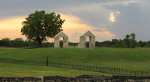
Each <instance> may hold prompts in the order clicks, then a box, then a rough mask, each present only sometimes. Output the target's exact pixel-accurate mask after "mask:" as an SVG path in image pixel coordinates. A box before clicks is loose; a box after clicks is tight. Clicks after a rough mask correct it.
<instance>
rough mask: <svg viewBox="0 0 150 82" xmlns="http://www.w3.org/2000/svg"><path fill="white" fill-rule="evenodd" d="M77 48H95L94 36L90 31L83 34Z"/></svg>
mask: <svg viewBox="0 0 150 82" xmlns="http://www.w3.org/2000/svg"><path fill="white" fill-rule="evenodd" d="M87 39H88V40H89V41H87ZM79 48H95V35H94V34H93V33H92V32H90V31H88V32H86V33H84V34H83V35H82V36H81V37H80V43H79Z"/></svg>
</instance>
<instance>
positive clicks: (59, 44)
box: [54, 32, 68, 48]
mask: <svg viewBox="0 0 150 82" xmlns="http://www.w3.org/2000/svg"><path fill="white" fill-rule="evenodd" d="M54 47H55V48H68V36H67V35H66V34H65V33H63V32H60V33H58V34H57V35H56V36H55V38H54Z"/></svg>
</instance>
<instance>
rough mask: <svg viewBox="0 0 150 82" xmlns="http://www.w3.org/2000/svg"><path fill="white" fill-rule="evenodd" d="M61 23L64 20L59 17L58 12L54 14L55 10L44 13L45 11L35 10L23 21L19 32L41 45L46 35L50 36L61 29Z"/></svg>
mask: <svg viewBox="0 0 150 82" xmlns="http://www.w3.org/2000/svg"><path fill="white" fill-rule="evenodd" d="M63 23H64V20H63V19H61V15H60V14H56V13H55V12H51V13H46V12H45V11H35V12H34V13H32V14H30V15H29V16H28V17H27V18H26V20H25V21H24V22H23V27H22V29H21V32H22V34H23V35H25V36H26V37H27V38H28V39H29V40H33V41H34V42H36V43H38V44H39V45H41V44H42V42H43V41H44V40H46V39H47V37H51V38H52V37H54V36H55V35H56V34H57V33H59V32H60V31H62V30H63V29H62V24H63Z"/></svg>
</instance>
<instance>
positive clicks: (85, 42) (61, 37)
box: [54, 31, 95, 48]
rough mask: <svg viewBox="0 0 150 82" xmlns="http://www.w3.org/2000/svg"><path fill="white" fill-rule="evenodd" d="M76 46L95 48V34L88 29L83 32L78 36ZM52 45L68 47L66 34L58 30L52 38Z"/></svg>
mask: <svg viewBox="0 0 150 82" xmlns="http://www.w3.org/2000/svg"><path fill="white" fill-rule="evenodd" d="M79 39H80V42H79V44H78V48H95V35H94V34H93V33H92V32H90V31H88V32H86V33H84V34H83V35H82V36H81V37H80V38H79ZM54 47H55V48H68V47H69V38H68V36H67V35H66V34H65V33H63V32H60V33H58V34H57V35H56V36H55V38H54Z"/></svg>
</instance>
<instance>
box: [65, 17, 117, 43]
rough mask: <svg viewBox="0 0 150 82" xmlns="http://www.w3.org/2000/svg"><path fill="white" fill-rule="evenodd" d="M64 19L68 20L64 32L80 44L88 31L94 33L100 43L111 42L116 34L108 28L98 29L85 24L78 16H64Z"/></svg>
mask: <svg viewBox="0 0 150 82" xmlns="http://www.w3.org/2000/svg"><path fill="white" fill-rule="evenodd" d="M62 18H65V19H66V22H65V23H64V25H63V27H64V32H65V33H66V34H67V35H69V37H70V39H71V41H74V42H78V41H79V37H80V36H81V35H82V34H83V33H85V32H87V31H91V32H93V33H94V34H95V35H96V39H97V40H98V41H103V40H110V39H112V38H114V37H115V34H113V33H112V32H111V31H109V30H108V29H107V28H106V27H101V28H100V27H99V28H98V27H97V28H96V27H94V26H92V25H90V24H86V23H84V22H83V21H82V20H81V19H80V18H79V17H77V16H72V15H65V14H62Z"/></svg>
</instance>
